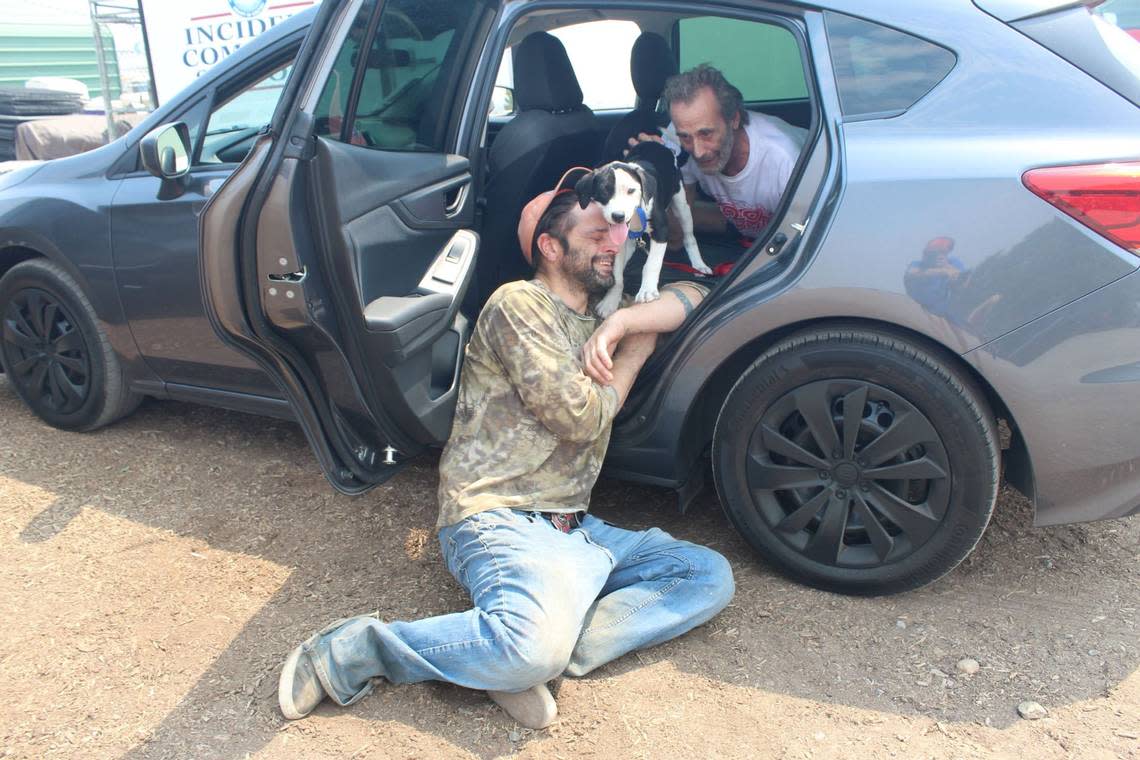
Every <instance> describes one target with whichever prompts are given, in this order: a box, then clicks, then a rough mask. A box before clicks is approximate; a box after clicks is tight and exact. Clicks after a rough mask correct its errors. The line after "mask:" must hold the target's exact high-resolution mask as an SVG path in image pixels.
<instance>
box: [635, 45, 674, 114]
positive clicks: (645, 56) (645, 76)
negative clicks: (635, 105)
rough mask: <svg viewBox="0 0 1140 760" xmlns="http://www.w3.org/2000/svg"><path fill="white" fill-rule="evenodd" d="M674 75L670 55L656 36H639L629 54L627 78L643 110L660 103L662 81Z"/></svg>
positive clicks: (667, 46)
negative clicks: (630, 80)
mask: <svg viewBox="0 0 1140 760" xmlns="http://www.w3.org/2000/svg"><path fill="white" fill-rule="evenodd" d="M676 73H677V63H676V61H675V60H674V59H673V51H671V50H670V49H669V44H668V43H667V42H665V38H664V37H662V36H661V35H660V34H654V33H653V32H642V34H641V36H639V37H638V38H637V41H636V42H634V43H633V50H632V51H631V52H630V54H629V77H630V79H632V80H633V89H634V90H635V91H636V92H637V97H638V98H639V99H640V103H641V105H642V106H643V107H644V108H653V107H654V106H656V105H657V101H658V100H660V99H661V93H662V91H664V89H665V80H666V79H668V78H669V77H671V76H673V75H674V74H676Z"/></svg>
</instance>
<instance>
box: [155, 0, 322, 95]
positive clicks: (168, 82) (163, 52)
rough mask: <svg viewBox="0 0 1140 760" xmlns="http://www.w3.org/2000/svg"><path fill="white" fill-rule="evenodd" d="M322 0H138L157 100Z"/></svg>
mask: <svg viewBox="0 0 1140 760" xmlns="http://www.w3.org/2000/svg"><path fill="white" fill-rule="evenodd" d="M318 2H320V0H177V2H172V0H139V3H140V6H141V8H142V12H143V18H144V20H145V32H146V37H147V45H148V47H149V48H150V66H151V71H152V72H153V73H154V88H155V92H156V93H157V94H158V102H159V103H160V104H161V103H165V102H167V101H168V100H170V98H171V97H173V96H174V95H175V94H176V93H177V92H178V91H179V90H181V89H182V88H183V87H185V86H186V85H188V84H190V83H191V82H193V81H194V79H196V78H197V77H198V76H200V75H201V74H202V73H203V72H204V71H207V70H208V69H209V68H210V67H211V66H213V65H214V64H216V63H218V62H219V61H221V60H222V59H224V58H225V57H226V56H228V55H229V54H230V53H232V52H234V51H235V50H237V49H238V48H240V47H241V46H242V45H244V44H245V43H247V42H249V41H250V40H252V39H253V38H254V37H257V36H258V35H259V34H262V33H263V32H265V31H267V30H269V29H271V28H273V27H274V26H275V25H277V24H279V23H281V22H282V21H284V20H285V19H287V18H289V17H290V16H292V15H293V14H294V13H299V12H300V11H303V10H305V9H306V8H308V7H310V6H313V5H316V4H317V3H318Z"/></svg>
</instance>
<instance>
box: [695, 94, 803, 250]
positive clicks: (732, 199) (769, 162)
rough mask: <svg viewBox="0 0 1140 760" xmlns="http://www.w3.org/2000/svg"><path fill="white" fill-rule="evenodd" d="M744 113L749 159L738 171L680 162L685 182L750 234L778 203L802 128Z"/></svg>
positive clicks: (753, 234)
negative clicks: (707, 170)
mask: <svg viewBox="0 0 1140 760" xmlns="http://www.w3.org/2000/svg"><path fill="white" fill-rule="evenodd" d="M748 117H749V118H748V123H747V124H745V125H744V129H745V131H746V132H747V133H748V162H747V163H746V164H745V165H744V168H743V169H742V170H741V171H740V173H739V174H737V175H735V176H733V177H729V176H726V175H725V174H721V173H718V174H705V173H704V172H702V171H701V170H700V168H698V167H697V162H696V161H688V162H686V163H685V165H684V166H683V167H681V178H682V180H683V181H684V183H685V184H686V185H695V184H699V185H700V186H701V189H702V190H704V191H705V192H706V193H708V194H709V195H710V196H712V197H713V198H714V199H715V200H716V203H717V205H718V206H720V211H721V213H722V214H724V218H725V219H727V220H728V221H730V222H732V224H733V225H735V226H736V229H738V230H740V233H741V234H742V235H745V236H747V237H750V238H754V237H756V236H758V235H759V234H760V231H761V230H762V229H764V226H765V225H766V224H768V220H769V219H771V218H772V214H773V213H774V212H775V210H776V207H777V206H778V205H779V203H780V197H781V196H782V195H783V194H784V188H785V187H787V185H788V178H789V177H791V176H792V169H793V168H794V167H795V165H796V160H797V159H798V158H799V155H800V150H801V149H802V148H803V146H804V142H805V140H806V139H807V130H806V129H801V128H800V127H795V126H792V125H791V124H789V123H787V122H786V121H784V120H783V119H779V118H776V117H775V116H769V115H767V114H762V113H756V112H755V111H749V113H748Z"/></svg>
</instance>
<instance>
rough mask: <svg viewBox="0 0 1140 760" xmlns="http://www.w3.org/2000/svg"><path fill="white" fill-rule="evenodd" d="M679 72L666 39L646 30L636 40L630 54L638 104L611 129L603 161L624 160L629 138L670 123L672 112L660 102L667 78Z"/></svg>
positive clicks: (630, 70) (631, 72)
mask: <svg viewBox="0 0 1140 760" xmlns="http://www.w3.org/2000/svg"><path fill="white" fill-rule="evenodd" d="M676 73H677V62H676V60H675V59H674V58H673V51H671V50H670V49H669V45H668V43H666V42H665V38H664V37H662V36H661V35H659V34H654V33H653V32H643V33H642V34H641V36H639V37H638V38H637V41H636V42H634V43H633V50H632V51H630V54H629V76H630V79H632V80H633V89H634V91H635V92H636V93H637V107H636V108H634V109H633V110H632V111H630V112H629V113H628V114H626V115H625V116H623V117H622V119H621V121H619V122H618V123H617V124H615V125H614V126H613V128H612V129H611V130H610V133H609V136H608V137H606V142H605V145H604V146H603V147H602V159H601V162H600V163H603V164H604V163H609V162H610V161H620V160H621V158H622V151H624V150H625V149H626V148H627V147H628V140H629V138H631V137H636V136H637V134H638V133H639V132H652V131H653V130H654V129H658V128H661V127H664V126H665V125H667V124H668V123H669V114H668V113H666V112H664V111H659V110H658V108H657V104H658V101H660V100H661V93H662V92H664V90H665V80H666V79H668V78H669V77H671V76H673V75H674V74H676Z"/></svg>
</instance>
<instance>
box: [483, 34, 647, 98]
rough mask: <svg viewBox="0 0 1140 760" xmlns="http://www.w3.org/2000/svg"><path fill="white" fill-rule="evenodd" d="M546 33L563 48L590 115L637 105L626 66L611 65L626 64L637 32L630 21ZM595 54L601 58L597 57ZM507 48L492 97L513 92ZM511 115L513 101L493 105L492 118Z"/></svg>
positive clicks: (509, 51)
mask: <svg viewBox="0 0 1140 760" xmlns="http://www.w3.org/2000/svg"><path fill="white" fill-rule="evenodd" d="M550 33H551V34H552V35H554V36H555V37H557V38H558V39H559V40H560V41H561V42H562V44H563V46H565V48H566V56H567V57H568V58H569V59H570V65H571V66H572V67H573V68H574V76H576V77H577V78H578V86H579V87H581V88H582V102H583V103H584V104H585V105H586V107H587V108H589V109H590V110H592V111H606V110H612V109H628V108H633V107H634V106H635V105H637V93H636V92H634V90H633V82H632V81H631V80H630V78H629V67H628V63H627V65H626V68H625V69H622V68H621V67H620V66H616V67H615V62H621V61H625V62H628V61H629V57H630V53H631V52H632V51H633V43H634V42H636V41H637V36H638V35H639V34H641V29H640V28H638V26H637V24H635V23H633V22H632V21H620V20H617V19H604V20H602V21H587V22H586V23H584V24H571V25H570V26H563V27H559V28H557V29H551V30H550ZM599 51H603V52H604V54H602V55H599ZM511 56H512V52H511V48H507V50H506V52H504V53H503V60H502V63H500V64H499V73H498V75H497V76H496V77H495V87H496V88H499V89H497V90H496V97H503V96H504V95H503V93H504V92H505V91H506V90H510V91H513V90H514V87H515V76H514V68H513V65H514V64H513V62H512V61H513V59H512V57H511ZM514 111H515V107H514V102H513V99H512V100H511V101H509V102H506V101H504V102H501V103H493V104H492V115H496V116H501V115H505V114H509V113H513V112H514Z"/></svg>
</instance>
